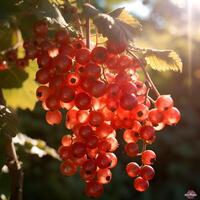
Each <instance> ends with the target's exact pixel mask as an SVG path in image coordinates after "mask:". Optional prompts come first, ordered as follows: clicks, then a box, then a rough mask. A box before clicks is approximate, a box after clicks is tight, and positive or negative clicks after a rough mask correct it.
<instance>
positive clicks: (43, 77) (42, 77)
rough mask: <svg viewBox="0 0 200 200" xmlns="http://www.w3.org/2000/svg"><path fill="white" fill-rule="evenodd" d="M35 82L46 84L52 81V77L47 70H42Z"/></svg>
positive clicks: (39, 71)
mask: <svg viewBox="0 0 200 200" xmlns="http://www.w3.org/2000/svg"><path fill="white" fill-rule="evenodd" d="M35 80H36V81H37V82H38V83H40V84H46V83H48V82H49V81H50V75H49V72H48V70H47V69H40V70H38V71H37V73H36V78H35Z"/></svg>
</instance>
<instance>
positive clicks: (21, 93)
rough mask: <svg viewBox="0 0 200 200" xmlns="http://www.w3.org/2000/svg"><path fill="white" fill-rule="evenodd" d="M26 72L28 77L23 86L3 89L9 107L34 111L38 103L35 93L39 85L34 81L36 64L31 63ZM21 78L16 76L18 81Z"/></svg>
mask: <svg viewBox="0 0 200 200" xmlns="http://www.w3.org/2000/svg"><path fill="white" fill-rule="evenodd" d="M25 71H26V73H27V74H28V77H27V79H26V80H24V81H23V82H22V86H21V87H19V88H3V89H2V90H3V95H4V98H5V100H6V104H7V105H8V106H10V107H12V108H22V109H27V108H28V109H30V110H33V108H34V107H35V103H36V96H35V91H36V89H37V84H36V82H35V80H34V79H35V73H36V71H37V65H36V62H35V61H31V62H30V64H29V66H27V67H26V69H25ZM20 78H21V77H20V76H18V75H17V74H16V79H19V81H20ZM10 81H12V80H10Z"/></svg>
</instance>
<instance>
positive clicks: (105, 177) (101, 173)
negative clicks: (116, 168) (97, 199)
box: [97, 169, 112, 184]
mask: <svg viewBox="0 0 200 200" xmlns="http://www.w3.org/2000/svg"><path fill="white" fill-rule="evenodd" d="M111 179H112V173H111V171H110V169H99V170H98V171H97V182H98V183H101V184H108V183H109V182H110V181H111Z"/></svg>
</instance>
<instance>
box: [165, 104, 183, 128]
mask: <svg viewBox="0 0 200 200" xmlns="http://www.w3.org/2000/svg"><path fill="white" fill-rule="evenodd" d="M163 114H164V122H165V123H166V124H167V125H176V124H177V123H178V122H179V121H180V119H181V114H180V112H179V110H178V109H177V108H175V107H172V108H169V109H168V110H166V111H164V113H163Z"/></svg>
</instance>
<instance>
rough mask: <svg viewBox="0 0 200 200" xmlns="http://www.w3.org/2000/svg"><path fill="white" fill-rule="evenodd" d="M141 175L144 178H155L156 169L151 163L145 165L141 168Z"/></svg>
mask: <svg viewBox="0 0 200 200" xmlns="http://www.w3.org/2000/svg"><path fill="white" fill-rule="evenodd" d="M140 175H141V177H142V178H143V179H145V180H147V181H149V180H151V179H153V177H154V175H155V171H154V169H153V167H151V166H149V165H144V166H143V167H142V168H141V170H140Z"/></svg>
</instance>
